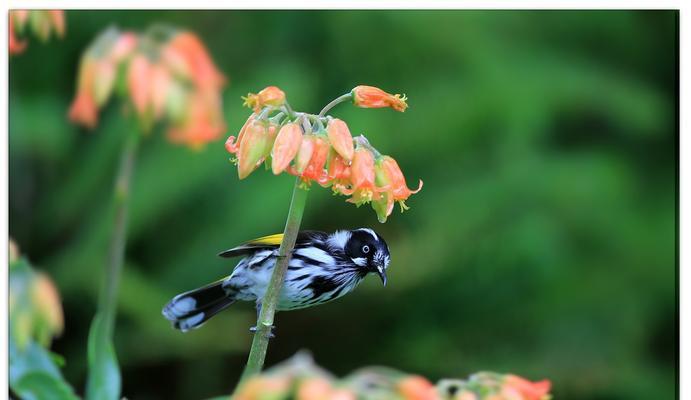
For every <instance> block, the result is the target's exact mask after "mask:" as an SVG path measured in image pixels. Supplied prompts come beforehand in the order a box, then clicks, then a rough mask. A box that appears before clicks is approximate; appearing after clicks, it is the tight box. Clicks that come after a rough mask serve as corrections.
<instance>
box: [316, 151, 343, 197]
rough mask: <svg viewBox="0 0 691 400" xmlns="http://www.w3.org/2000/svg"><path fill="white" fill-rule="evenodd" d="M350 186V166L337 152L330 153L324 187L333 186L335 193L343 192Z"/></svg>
mask: <svg viewBox="0 0 691 400" xmlns="http://www.w3.org/2000/svg"><path fill="white" fill-rule="evenodd" d="M349 184H350V166H349V165H348V163H347V162H346V161H345V160H344V159H343V158H342V157H341V156H340V155H338V153H336V152H335V151H332V152H330V153H329V163H328V173H327V180H326V182H323V183H322V186H328V185H333V191H334V193H339V192H341V191H342V190H343V189H344V188H347V186H348V185H349Z"/></svg>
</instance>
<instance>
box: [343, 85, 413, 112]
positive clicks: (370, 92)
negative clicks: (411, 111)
mask: <svg viewBox="0 0 691 400" xmlns="http://www.w3.org/2000/svg"><path fill="white" fill-rule="evenodd" d="M352 93H353V103H354V104H355V105H356V106H358V107H362V108H382V107H391V108H393V109H394V110H396V111H400V112H403V111H405V109H406V108H408V104H407V103H406V99H407V98H406V97H405V95H403V96H401V95H400V94H390V93H386V92H385V91H383V90H381V89H379V88H376V87H374V86H362V85H361V86H357V87H356V88H354V89H353V91H352Z"/></svg>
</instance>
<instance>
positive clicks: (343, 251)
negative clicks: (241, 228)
mask: <svg viewBox="0 0 691 400" xmlns="http://www.w3.org/2000/svg"><path fill="white" fill-rule="evenodd" d="M282 240H283V234H275V235H269V236H264V237H260V238H258V239H254V240H250V241H248V242H245V243H243V244H241V245H239V246H237V247H233V248H231V249H228V250H225V251H222V252H220V253H219V254H218V255H219V256H221V257H224V258H233V257H240V256H242V257H243V258H242V259H241V260H240V261H239V262H238V263H237V265H236V266H235V268H234V269H233V272H232V273H231V274H230V275H229V276H227V277H224V278H221V279H219V280H218V281H216V282H213V283H211V284H208V285H206V286H202V287H200V288H197V289H194V290H190V291H188V292H184V293H181V294H179V295H177V296H175V297H173V299H172V300H170V301H169V302H168V303H167V304H166V305H165V306H164V307H163V311H162V313H163V316H164V317H165V318H166V319H168V320H169V321H171V323H172V325H173V327H174V328H176V329H178V330H180V331H182V332H187V331H189V330H191V329H196V328H199V327H200V326H202V325H203V324H204V323H205V322H206V321H207V320H208V319H209V318H211V317H213V316H214V315H216V314H218V313H219V312H221V311H223V310H224V309H226V308H227V307H228V306H230V305H231V304H233V303H235V302H236V301H253V302H255V303H256V309H257V315H259V312H261V303H262V299H263V298H264V294H265V293H266V289H267V287H268V286H269V281H270V280H271V275H272V273H273V270H274V265H275V264H276V260H277V259H278V249H279V246H280V244H281V241H282ZM390 260H391V257H390V253H389V247H388V246H387V244H386V241H385V240H384V238H382V237H381V236H380V235H379V234H377V233H376V232H375V231H374V230H372V229H370V228H359V229H353V230H338V231H335V232H333V233H325V232H321V231H301V232H299V233H298V235H297V239H296V242H295V247H294V249H293V251H292V252H291V255H290V261H289V263H288V269H287V271H286V276H285V280H284V282H283V287H282V289H281V293H280V296H279V298H278V303H277V305H276V310H277V311H288V310H297V309H300V308H306V307H312V306H316V305H320V304H323V303H327V302H329V301H332V300H335V299H337V298H339V297H342V296H344V295H345V294H347V293H350V292H351V291H353V289H355V288H356V287H357V286H358V284H359V283H360V282H361V281H362V280H363V279H364V278H365V277H366V276H367V275H369V274H371V273H373V274H377V275H378V276H379V278H380V279H381V282H382V284H383V285H384V286H386V282H387V277H386V270H387V268H388V267H389V262H390ZM251 330H252V329H251Z"/></svg>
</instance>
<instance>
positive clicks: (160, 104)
mask: <svg viewBox="0 0 691 400" xmlns="http://www.w3.org/2000/svg"><path fill="white" fill-rule="evenodd" d="M224 84H225V77H224V76H223V75H222V74H221V72H219V70H218V69H217V68H216V66H215V65H214V63H213V61H212V59H211V57H210V56H209V54H208V52H207V50H206V48H205V47H204V45H203V44H202V42H201V41H200V40H199V38H198V37H197V36H196V35H194V34H193V33H191V32H188V31H181V30H177V29H173V28H170V27H163V26H154V27H152V28H151V29H149V30H147V31H146V32H144V33H141V34H139V33H134V32H123V31H120V30H118V29H116V28H109V29H107V30H106V31H104V32H103V33H102V34H101V35H99V36H98V37H97V38H96V39H95V40H94V42H93V43H92V44H91V46H89V48H88V49H87V50H86V51H85V52H84V54H83V55H82V59H81V63H80V66H79V77H78V82H77V93H76V96H75V98H74V101H73V102H72V106H71V107H70V111H69V118H70V119H71V120H72V121H74V122H76V123H78V124H81V125H83V126H86V127H88V128H94V127H95V126H96V124H97V123H98V110H99V109H100V108H102V107H103V106H104V105H105V104H106V103H107V102H108V100H109V99H110V98H111V97H112V96H113V95H114V94H116V95H119V96H120V97H122V98H123V99H124V100H125V104H126V106H127V111H129V112H130V113H132V114H134V116H135V117H136V118H137V120H138V121H139V126H140V128H141V129H142V130H143V131H144V132H148V131H149V130H151V128H152V127H153V125H154V124H155V123H156V122H158V121H166V122H167V125H168V138H169V139H170V140H171V141H172V142H175V143H182V144H186V145H189V146H192V147H199V146H202V145H203V144H205V143H207V142H209V141H212V140H215V139H217V138H218V137H219V136H220V135H221V134H222V133H223V132H224V131H225V122H224V118H223V110H222V104H221V89H222V87H223V86H224Z"/></svg>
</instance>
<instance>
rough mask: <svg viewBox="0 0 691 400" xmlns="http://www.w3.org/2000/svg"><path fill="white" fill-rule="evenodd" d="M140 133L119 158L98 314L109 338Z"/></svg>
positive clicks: (129, 139) (129, 140)
mask: <svg viewBox="0 0 691 400" xmlns="http://www.w3.org/2000/svg"><path fill="white" fill-rule="evenodd" d="M140 137H141V135H140V133H139V131H138V130H136V129H133V130H132V132H131V133H130V134H129V136H128V137H127V138H126V139H125V144H124V147H123V149H122V155H121V158H120V166H119V169H118V175H117V178H116V181H115V188H114V191H113V203H114V208H115V210H114V213H115V216H114V221H113V231H112V234H111V238H110V247H109V250H108V260H107V264H106V270H105V274H104V280H103V286H102V287H101V292H100V299H99V306H98V311H99V313H100V314H101V315H102V316H103V318H105V321H104V324H105V330H106V332H107V336H108V337H110V338H112V337H113V330H114V326H115V315H116V310H117V303H118V289H119V286H120V275H121V272H122V265H123V262H124V259H125V247H126V245H127V238H126V234H127V219H128V206H129V199H130V183H131V180H132V171H133V170H134V162H135V158H136V155H137V150H138V148H139V140H140Z"/></svg>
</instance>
